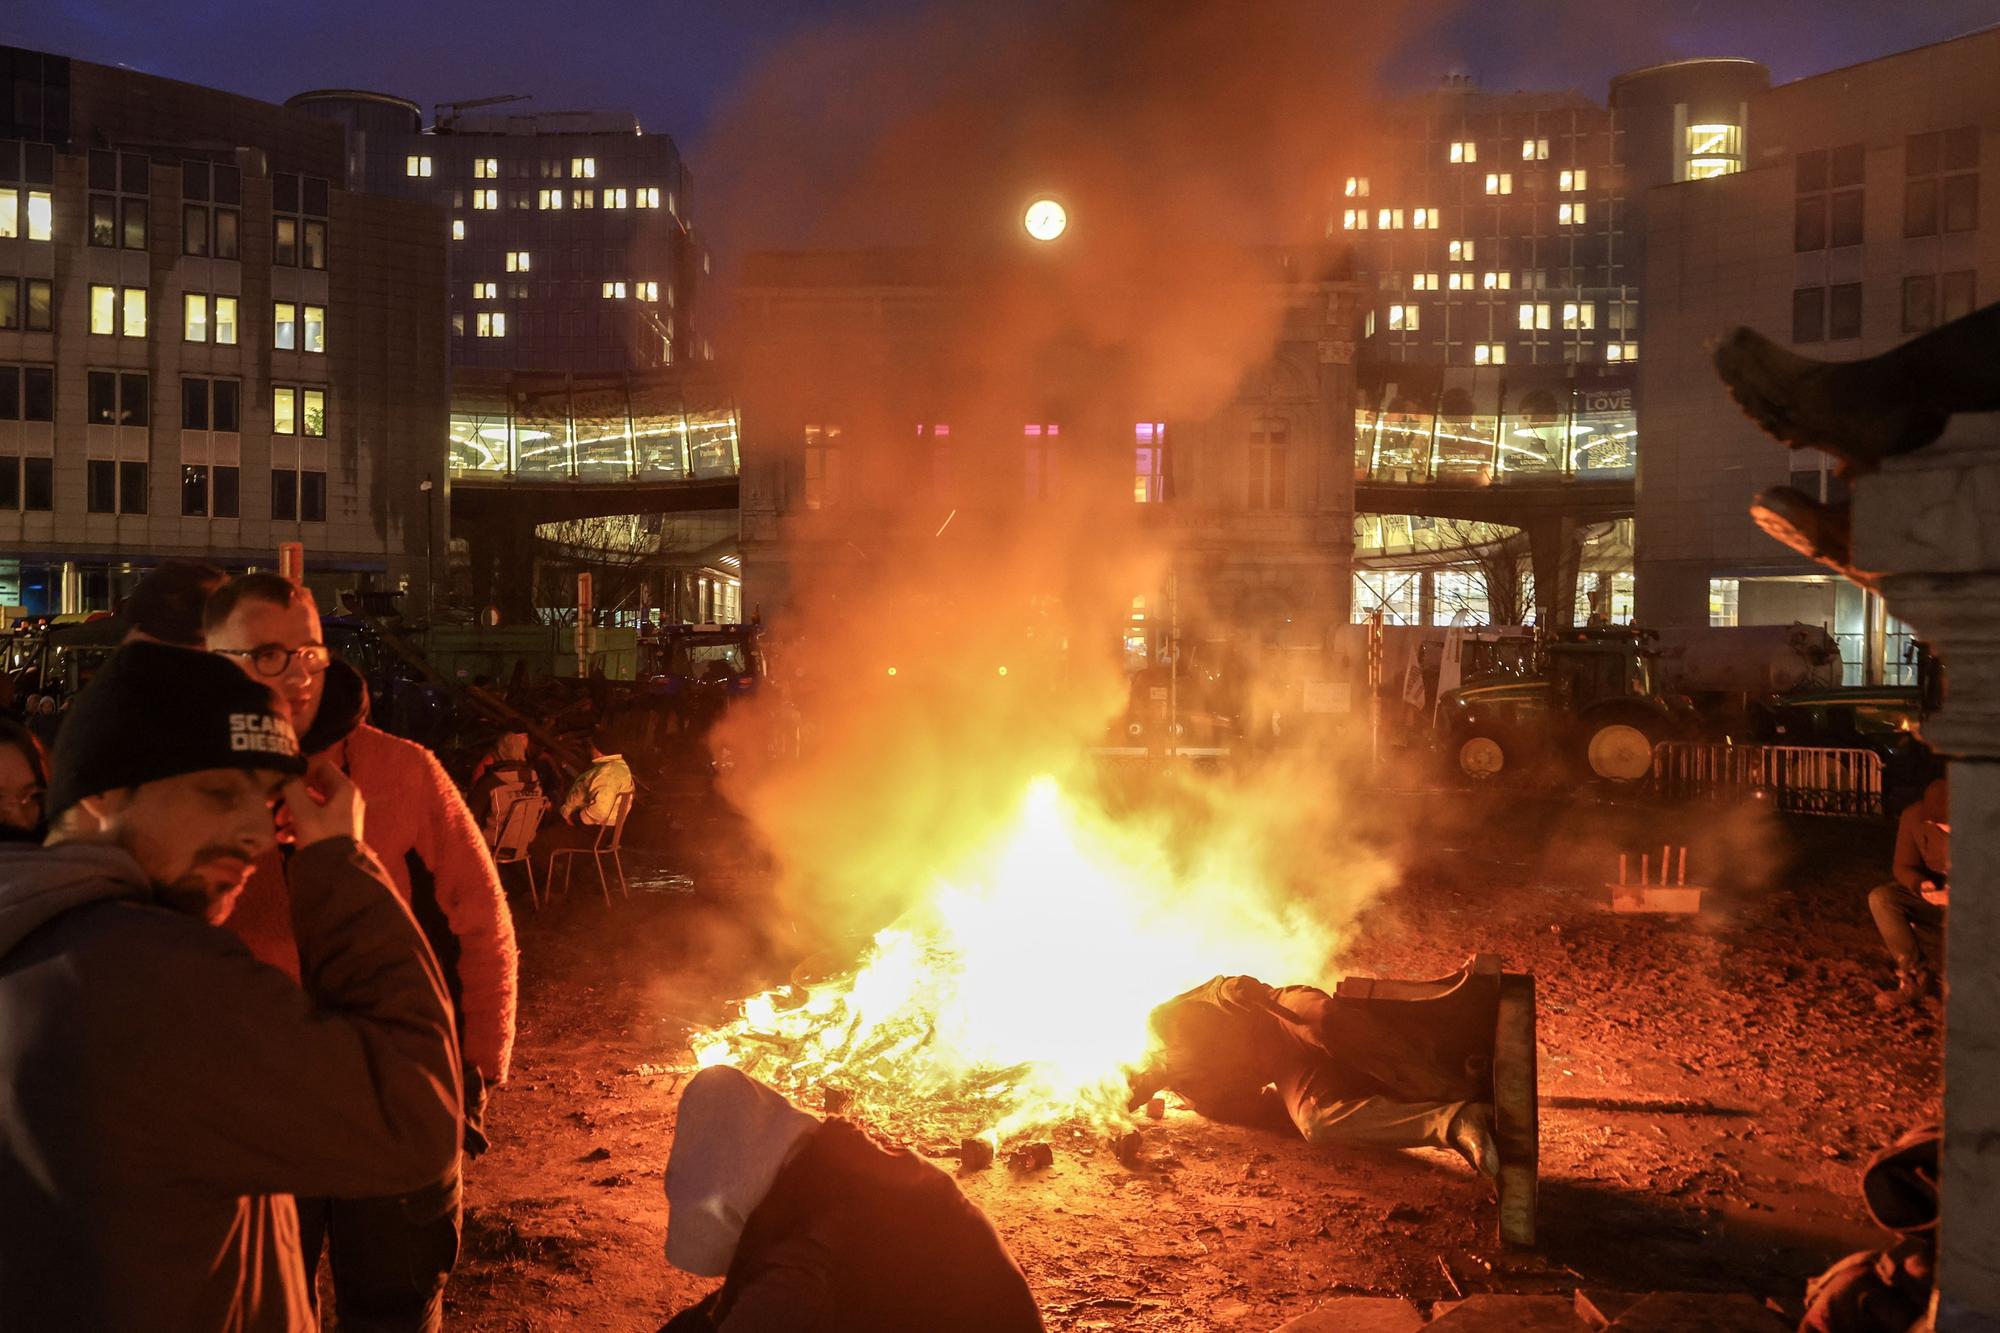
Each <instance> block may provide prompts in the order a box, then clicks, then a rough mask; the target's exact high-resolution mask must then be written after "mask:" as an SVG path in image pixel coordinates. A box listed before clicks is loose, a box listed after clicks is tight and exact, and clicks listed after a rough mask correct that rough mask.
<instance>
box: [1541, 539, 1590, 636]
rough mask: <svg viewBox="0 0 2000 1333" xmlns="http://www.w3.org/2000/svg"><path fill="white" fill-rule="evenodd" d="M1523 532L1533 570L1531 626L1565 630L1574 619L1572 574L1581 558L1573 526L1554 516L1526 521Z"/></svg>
mask: <svg viewBox="0 0 2000 1333" xmlns="http://www.w3.org/2000/svg"><path fill="white" fill-rule="evenodd" d="M1527 529H1528V560H1529V562H1530V564H1532V565H1533V567H1534V570H1535V624H1536V625H1537V626H1540V627H1542V628H1552V629H1568V628H1569V627H1570V625H1571V623H1572V622H1574V621H1575V619H1576V572H1577V563H1578V561H1579V560H1581V558H1582V556H1583V541H1582V538H1581V534H1580V533H1579V531H1578V528H1577V522H1576V520H1575V519H1573V518H1568V517H1564V516H1561V515H1554V516H1551V517H1548V518H1537V519H1532V520H1530V521H1529V522H1528V524H1527Z"/></svg>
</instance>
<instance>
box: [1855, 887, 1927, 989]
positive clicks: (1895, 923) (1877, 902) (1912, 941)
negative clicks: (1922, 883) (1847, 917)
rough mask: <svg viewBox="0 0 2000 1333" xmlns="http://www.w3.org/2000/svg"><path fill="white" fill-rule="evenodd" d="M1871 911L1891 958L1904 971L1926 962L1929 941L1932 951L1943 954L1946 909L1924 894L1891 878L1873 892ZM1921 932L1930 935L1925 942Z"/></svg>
mask: <svg viewBox="0 0 2000 1333" xmlns="http://www.w3.org/2000/svg"><path fill="white" fill-rule="evenodd" d="M1868 911H1869V914H1870V915H1872V916H1873V917H1874V918H1875V929H1877V930H1879V931H1881V932H1882V943H1883V945H1884V946H1886V947H1887V948H1888V950H1889V957H1891V958H1893V959H1895V960H1896V966H1897V967H1898V968H1899V969H1901V970H1902V971H1905V972H1913V971H1915V970H1916V969H1917V968H1920V967H1922V966H1923V965H1924V953H1925V952H1926V944H1928V947H1929V952H1930V953H1932V954H1933V955H1937V956H1939V957H1940V958H1941V957H1942V954H1941V952H1940V950H1939V948H1938V945H1939V942H1940V941H1941V940H1942V939H1943V937H1944V914H1945V909H1944V908H1942V907H1937V906H1933V905H1932V904H1930V903H1927V902H1925V901H1924V900H1923V895H1921V894H1918V893H1913V892H1911V891H1910V890H1909V889H1906V888H1904V887H1903V886H1902V885H1901V884H1898V883H1896V882H1895V881H1893V880H1891V881H1890V882H1889V883H1887V884H1878V885H1876V886H1875V887H1874V888H1873V889H1871V890H1870V891H1869V893H1868ZM1919 931H1922V932H1923V934H1924V936H1925V937H1926V938H1925V941H1924V942H1921V943H1920V942H1919V940H1918V937H1917V936H1918V932H1919Z"/></svg>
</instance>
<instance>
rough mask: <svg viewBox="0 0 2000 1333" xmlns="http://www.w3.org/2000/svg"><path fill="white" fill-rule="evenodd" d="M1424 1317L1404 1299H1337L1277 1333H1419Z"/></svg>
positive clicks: (1378, 1297) (1376, 1297)
mask: <svg viewBox="0 0 2000 1333" xmlns="http://www.w3.org/2000/svg"><path fill="white" fill-rule="evenodd" d="M1423 1326H1424V1316H1423V1314H1422V1312H1421V1311H1419V1310H1418V1309H1417V1307H1416V1306H1414V1305H1412V1304H1410V1303H1409V1302H1408V1301H1406V1300H1404V1299H1403V1298H1402V1297H1400V1296H1336V1297H1334V1298H1333V1299H1332V1300H1330V1301H1328V1302H1327V1303H1326V1304H1325V1305H1322V1306H1320V1307H1319V1308H1318V1309H1317V1310H1314V1311H1312V1312H1311V1313H1309V1314H1302V1315H1300V1316H1299V1317H1298V1318H1297V1319H1288V1320H1286V1321H1285V1322H1284V1323H1282V1324H1280V1325H1278V1327H1277V1329H1276V1330H1275V1333H1417V1330H1418V1329H1421V1328H1422V1327H1423Z"/></svg>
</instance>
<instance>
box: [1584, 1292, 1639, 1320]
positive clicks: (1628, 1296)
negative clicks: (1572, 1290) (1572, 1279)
mask: <svg viewBox="0 0 2000 1333" xmlns="http://www.w3.org/2000/svg"><path fill="white" fill-rule="evenodd" d="M1644 1299H1646V1298H1645V1296H1644V1294H1643V1293H1639V1292H1630V1291H1605V1290H1603V1289H1601V1288H1598V1287H1578V1288H1577V1289H1576V1303H1575V1309H1576V1317H1577V1318H1579V1319H1581V1320H1582V1321H1583V1322H1584V1323H1585V1324H1587V1325H1589V1326H1590V1327H1591V1328H1603V1327H1605V1326H1606V1325H1608V1324H1609V1323H1610V1322H1611V1321H1612V1320H1614V1319H1616V1318H1618V1316H1620V1315H1622V1314H1624V1313H1625V1312H1626V1311H1627V1310H1630V1309H1631V1308H1632V1307H1633V1306H1635V1305H1637V1304H1638V1303H1639V1302H1640V1301H1642V1300H1644Z"/></svg>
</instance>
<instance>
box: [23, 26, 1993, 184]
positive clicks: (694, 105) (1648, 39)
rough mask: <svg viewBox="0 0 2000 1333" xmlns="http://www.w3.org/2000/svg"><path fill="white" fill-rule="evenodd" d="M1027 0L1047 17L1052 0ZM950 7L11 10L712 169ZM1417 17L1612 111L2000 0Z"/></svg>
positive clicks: (1431, 65) (1479, 55)
mask: <svg viewBox="0 0 2000 1333" xmlns="http://www.w3.org/2000/svg"><path fill="white" fill-rule="evenodd" d="M1154 2H1156V3H1167V2H1170V0H1154ZM1235 2H1237V3H1243V2H1246V0H1235ZM1247 2H1248V3H1255V0H1247ZM958 3H961V4H968V5H975V6H977V5H981V4H982V0H958ZM1013 3H1014V7H1015V8H1016V9H1017V10H1019V11H1020V12H1021V13H1022V14H1023V15H1024V16H1032V14H1033V13H1034V12H1035V11H1036V10H1037V9H1038V8H1040V7H1044V6H1046V5H1048V4H1049V3H1050V0H1013ZM940 7H941V8H945V9H947V10H949V9H950V8H951V6H950V5H948V4H947V5H942V6H940V5H939V4H938V3H937V0H923V2H920V0H737V2H736V3H725V2H724V0H560V2H559V3H550V0H428V2H427V3H410V0H345V3H329V2H326V0H310V2H308V0H275V2H274V0H185V2H184V3H181V4H175V5H161V4H160V3H158V0H62V2H61V3H60V4H53V5H49V4H41V5H37V4H32V3H21V4H13V5H7V6H4V7H0V8H4V9H5V11H6V12H5V13H4V14H0V41H4V42H6V43H10V44H13V45H20V46H30V47H35V48H38V49H43V50H51V51H57V52H61V53H64V54H67V55H72V56H78V57H81V58H83V59H88V60H95V61H99V62H102V63H106V64H123V65H129V66H131V67H132V68H134V69H139V70H144V71H147V72H149V73H154V74H162V75H166V76H168V77H171V78H179V79H186V80H189V81H190V82H194V83H201V84H208V85H211V86H214V87H218V88H226V89H229V90H232V91H235V92H242V93H247V94H250V95H252V96H255V97H261V98H266V99H268V100H271V101H274V102H275V101H283V100H284V99H285V98H286V97H287V96H289V95H291V94H292V93H295V92H298V91H300V90H302V89H306V88H313V87H328V86H342V87H364V88H374V89H379V90H382V91H386V92H393V93H397V94H400V95H402V96H406V97H409V98H412V99H414V100H416V101H419V102H422V103H424V104H426V105H429V104H432V103H435V102H438V101H443V100H447V99H459V98H474V97H484V96H490V95H494V94H499V93H531V94H533V95H534V97H535V102H534V103H533V105H534V106H535V107H537V108H546V109H557V108H577V107H587V108H594V109H626V108H630V109H632V110H636V111H638V112H639V113H640V114H641V115H642V116H643V117H644V119H645V122H646V125H647V127H648V128H649V129H653V130H660V131H665V132H667V133H670V134H672V135H674V136H675V138H676V139H677V140H678V141H679V142H680V143H681V145H682V148H683V150H684V151H688V152H689V153H690V154H691V155H692V156H694V157H696V161H695V163H694V165H695V166H696V168H697V170H699V169H700V166H701V163H700V161H699V146H700V142H701V136H702V131H703V130H704V128H705V127H706V126H707V124H708V122H709V118H710V116H711V114H712V113H713V111H714V110H715V108H716V107H717V105H718V104H719V103H720V102H722V101H723V99H724V98H725V97H726V95H727V93H728V91H729V90H730V89H731V88H732V87H733V86H734V85H735V84H736V83H737V82H738V81H739V80H740V79H741V78H742V77H743V76H744V75H745V74H746V73H747V72H749V71H750V70H752V69H754V67H755V65H756V62H757V60H758V59H759V57H760V55H762V54H763V53H766V52H768V51H770V50H771V49H773V48H774V47H776V46H777V45H779V44H780V43H781V42H783V41H784V40H785V39H787V38H788V37H796V36H800V35H803V34H805V33H807V32H810V31H811V30H812V29H814V28H815V27H822V26H839V27H852V26H857V25H866V24H868V23H870V22H873V21H875V20H877V19H879V18H882V17H884V16H895V15H899V14H902V13H905V12H908V11H912V10H917V9H921V8H940ZM1413 12H1416V13H1421V14H1427V15H1439V14H1441V15H1442V17H1436V18H1432V19H1430V20H1429V21H1427V22H1413V25H1412V32H1411V37H1410V41H1409V45H1408V49H1407V50H1406V51H1405V52H1404V53H1403V54H1402V56H1401V57H1399V60H1398V69H1399V70H1400V71H1401V72H1402V73H1405V74H1407V76H1409V77H1410V78H1412V79H1418V80H1421V81H1423V82H1429V81H1430V79H1431V78H1432V77H1433V75H1434V74H1436V73H1437V72H1440V71H1441V70H1443V69H1445V68H1448V67H1450V66H1452V65H1454V64H1457V65H1463V66H1464V67H1466V68H1468V69H1470V70H1472V71H1473V72H1474V73H1476V74H1477V75H1478V76H1479V78H1480V81H1481V82H1482V83H1483V84H1484V85H1485V86H1486V87H1488V88H1491V89H1506V88H1530V87H1533V88H1542V87H1574V88H1577V89H1580V90H1582V91H1584V92H1587V93H1590V94H1591V95H1593V96H1596V97H1602V96H1603V90H1604V84H1605V82H1606V80H1607V79H1608V78H1609V76H1610V75H1612V74H1614V73H1616V72H1618V71H1619V70H1620V69H1626V68H1631V67H1633V66H1636V65H1642V64H1650V63H1653V62H1655V61H1659V60H1670V59H1675V58H1678V57H1683V56H1691V55H1740V56H1748V57H1751V58H1753V59H1757V60H1762V61H1764V62H1765V63H1766V64H1768V65H1770V66H1771V69H1772V72H1773V74H1774V76H1775V77H1776V78H1777V79H1778V80H1780V81H1783V80H1786V79H1792V78H1797V77H1799V76H1801V75H1805V74H1811V73H1814V72H1817V71H1820V70H1824V69H1828V68H1832V67H1834V66H1838V65H1843V64H1849V63H1852V62H1854V61H1857V60H1866V59H1868V58H1870V57H1872V56H1878V55H1884V54H1887V53H1889V52H1892V51H1898V50H1902V49H1905V48H1908V47H1911V46H1918V45H1921V44H1923V43H1925V42H1931V41H1937V40H1939V39H1942V38H1945V37H1950V36H1953V35H1956V34H1959V33H1963V32H1967V31H1970V30H1972V29H1974V28H1977V27H1981V26H1984V25H1987V24H1991V23H1996V22H2000V0H1749V2H1748V3H1746V2H1745V0H1687V2H1686V3H1682V4H1664V3H1659V2H1658V0H1617V2H1616V3H1604V2H1603V0H1590V2H1589V3H1577V2H1574V0H1474V2H1471V3H1461V4H1456V5H1432V6H1422V7H1419V8H1417V9H1414V10H1413ZM1023 21H1024V22H1025V21H1032V19H1031V17H1024V20H1023Z"/></svg>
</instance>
